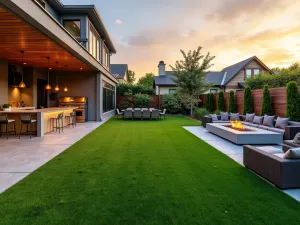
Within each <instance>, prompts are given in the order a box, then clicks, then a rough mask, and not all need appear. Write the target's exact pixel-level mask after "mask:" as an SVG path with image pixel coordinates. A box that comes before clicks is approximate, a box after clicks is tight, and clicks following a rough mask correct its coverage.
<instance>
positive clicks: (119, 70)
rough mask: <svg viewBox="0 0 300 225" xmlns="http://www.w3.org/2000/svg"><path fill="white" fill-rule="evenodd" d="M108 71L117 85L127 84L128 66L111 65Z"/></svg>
mask: <svg viewBox="0 0 300 225" xmlns="http://www.w3.org/2000/svg"><path fill="white" fill-rule="evenodd" d="M110 71H111V73H112V75H113V76H114V77H115V78H116V79H117V80H118V81H119V83H127V82H128V75H127V73H128V65H127V64H111V65H110Z"/></svg>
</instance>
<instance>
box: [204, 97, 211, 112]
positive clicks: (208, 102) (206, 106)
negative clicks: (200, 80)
mask: <svg viewBox="0 0 300 225" xmlns="http://www.w3.org/2000/svg"><path fill="white" fill-rule="evenodd" d="M209 104H210V94H207V95H206V102H205V108H206V109H207V110H209V109H210V106H209Z"/></svg>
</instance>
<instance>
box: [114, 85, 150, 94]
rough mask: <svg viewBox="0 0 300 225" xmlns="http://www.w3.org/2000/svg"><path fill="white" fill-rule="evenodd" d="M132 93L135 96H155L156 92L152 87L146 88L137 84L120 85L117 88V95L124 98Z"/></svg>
mask: <svg viewBox="0 0 300 225" xmlns="http://www.w3.org/2000/svg"><path fill="white" fill-rule="evenodd" d="M128 92H131V93H132V94H133V95H135V94H139V93H141V94H147V95H155V90H154V89H153V88H151V87H145V86H143V85H136V84H118V86H117V95H119V96H124V95H125V93H128Z"/></svg>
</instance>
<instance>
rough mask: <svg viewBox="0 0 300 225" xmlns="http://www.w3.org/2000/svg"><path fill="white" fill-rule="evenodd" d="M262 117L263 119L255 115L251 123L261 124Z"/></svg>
mask: <svg viewBox="0 0 300 225" xmlns="http://www.w3.org/2000/svg"><path fill="white" fill-rule="evenodd" d="M263 119H264V117H262V116H255V117H254V119H253V123H254V124H257V125H262V123H263Z"/></svg>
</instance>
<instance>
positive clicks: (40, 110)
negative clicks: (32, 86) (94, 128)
mask: <svg viewBox="0 0 300 225" xmlns="http://www.w3.org/2000/svg"><path fill="white" fill-rule="evenodd" d="M77 108H78V107H53V108H44V109H32V110H26V109H24V110H20V109H17V110H14V109H12V110H11V111H0V113H4V114H12V113H24V114H25V113H28V114H30V113H47V112H56V111H65V110H74V109H77Z"/></svg>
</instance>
